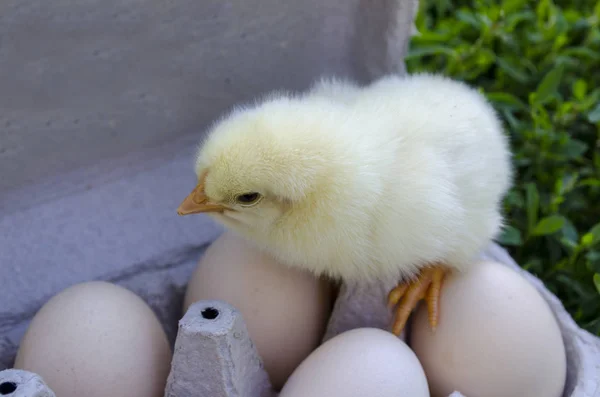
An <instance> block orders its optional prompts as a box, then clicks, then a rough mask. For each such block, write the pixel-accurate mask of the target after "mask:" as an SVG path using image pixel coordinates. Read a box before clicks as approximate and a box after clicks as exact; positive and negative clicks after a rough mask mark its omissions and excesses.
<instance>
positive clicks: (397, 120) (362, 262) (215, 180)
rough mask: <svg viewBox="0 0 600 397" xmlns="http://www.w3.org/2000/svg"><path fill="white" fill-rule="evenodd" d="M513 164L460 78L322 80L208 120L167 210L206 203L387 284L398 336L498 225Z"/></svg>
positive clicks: (346, 270) (316, 259)
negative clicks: (180, 190)
mask: <svg viewBox="0 0 600 397" xmlns="http://www.w3.org/2000/svg"><path fill="white" fill-rule="evenodd" d="M510 163H511V154H510V151H509V145H508V140H507V137H506V136H505V134H504V132H503V128H502V125H501V123H500V121H499V119H498V117H497V115H496V113H495V111H494V109H493V108H492V107H491V105H489V104H488V102H487V101H486V100H485V98H484V97H483V96H482V95H481V94H480V93H478V92H477V91H476V90H474V89H472V88H470V87H468V86H467V85H465V84H463V83H461V82H458V81H454V80H451V79H448V78H445V77H443V76H438V75H428V74H417V75H412V76H406V77H397V76H388V77H384V78H382V79H380V80H378V81H376V82H374V83H373V84H371V85H369V86H366V87H359V86H357V85H354V84H352V83H350V82H347V81H342V80H335V79H329V80H321V81H320V82H317V83H316V84H315V85H314V86H313V87H312V88H311V89H310V90H308V91H307V92H305V93H302V94H296V95H294V94H288V93H282V92H277V93H274V94H271V95H269V96H267V97H265V98H263V99H261V100H258V101H256V102H255V103H253V104H250V105H247V106H242V107H237V108H235V109H233V110H232V111H231V112H230V113H229V114H227V115H226V116H224V117H222V118H221V119H219V120H217V122H216V123H215V124H214V125H213V126H212V127H211V129H210V131H209V133H208V134H207V136H206V139H205V141H204V142H203V144H202V145H201V147H200V148H199V151H198V155H197V159H196V162H195V172H196V174H197V176H198V185H197V186H196V188H195V189H194V190H193V191H192V193H191V194H190V195H189V196H188V197H187V198H186V199H185V200H184V201H183V203H182V204H181V206H180V207H179V209H178V213H179V214H180V215H186V214H194V213H208V214H209V215H210V216H212V217H213V218H214V219H216V220H217V221H218V222H220V223H222V224H223V225H225V226H226V227H227V228H230V229H232V230H233V231H235V232H237V233H239V234H241V235H243V236H245V237H246V238H247V239H248V240H250V241H251V242H253V243H254V244H255V245H256V246H257V247H258V248H259V249H261V250H264V251H266V252H268V253H269V254H271V255H273V256H274V257H275V258H277V260H279V261H280V262H282V263H284V264H286V265H289V266H296V267H300V268H303V269H308V270H310V271H312V272H314V274H316V275H326V276H329V277H332V278H335V279H338V280H343V281H354V282H356V281H367V282H372V281H377V280H390V279H393V280H394V283H396V281H398V283H397V287H396V288H394V289H393V290H392V291H390V294H389V296H388V301H389V304H390V306H397V308H396V313H395V319H394V324H393V325H392V332H393V333H394V334H396V335H399V334H400V333H401V331H402V329H403V328H404V326H405V324H406V321H407V319H408V317H409V316H410V313H411V312H412V310H413V309H414V308H415V307H416V305H417V303H418V301H420V300H421V299H425V300H426V301H427V304H428V310H429V321H430V325H431V328H432V329H435V327H436V325H437V323H438V316H439V310H438V301H439V295H440V288H441V286H442V284H443V279H444V276H445V274H446V273H447V272H449V271H464V270H466V269H468V268H469V266H470V265H471V264H472V263H474V259H475V257H476V256H477V254H478V253H479V252H480V251H481V250H482V249H483V248H484V247H485V246H486V245H487V244H488V243H489V242H490V241H491V240H492V239H493V238H494V237H495V236H496V235H497V233H498V232H499V231H500V229H501V227H502V224H503V216H502V214H501V209H500V207H501V200H502V198H503V196H504V194H505V193H506V191H507V190H508V188H509V187H510V184H511V182H512V168H511V166H510ZM400 301H401V302H400Z"/></svg>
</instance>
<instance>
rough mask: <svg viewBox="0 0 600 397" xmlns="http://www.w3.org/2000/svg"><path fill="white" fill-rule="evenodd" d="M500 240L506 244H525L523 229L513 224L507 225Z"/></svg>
mask: <svg viewBox="0 0 600 397" xmlns="http://www.w3.org/2000/svg"><path fill="white" fill-rule="evenodd" d="M498 242H499V243H500V244H504V245H517V246H518V245H521V244H523V240H522V238H521V231H520V230H519V229H516V228H514V227H512V226H506V227H504V230H503V232H502V234H501V235H500V237H499V238H498Z"/></svg>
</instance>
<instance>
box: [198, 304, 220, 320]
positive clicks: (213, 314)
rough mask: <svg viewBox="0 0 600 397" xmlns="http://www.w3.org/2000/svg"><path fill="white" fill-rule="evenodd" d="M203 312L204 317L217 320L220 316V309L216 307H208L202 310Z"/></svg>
mask: <svg viewBox="0 0 600 397" xmlns="http://www.w3.org/2000/svg"><path fill="white" fill-rule="evenodd" d="M201 314H202V318H204V319H207V320H215V319H216V318H217V317H219V310H217V309H215V308H214V307H207V308H206V309H204V310H202V312H201Z"/></svg>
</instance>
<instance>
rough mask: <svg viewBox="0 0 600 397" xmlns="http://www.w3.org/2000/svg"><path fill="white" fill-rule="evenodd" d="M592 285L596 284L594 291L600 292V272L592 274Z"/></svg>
mask: <svg viewBox="0 0 600 397" xmlns="http://www.w3.org/2000/svg"><path fill="white" fill-rule="evenodd" d="M594 285H595V286H596V291H598V293H599V294H600V274H598V273H596V274H594Z"/></svg>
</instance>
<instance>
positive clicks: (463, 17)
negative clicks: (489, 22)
mask: <svg viewBox="0 0 600 397" xmlns="http://www.w3.org/2000/svg"><path fill="white" fill-rule="evenodd" d="M456 19H458V20H459V21H461V22H464V23H466V24H467V25H470V26H472V27H474V28H475V29H478V28H479V27H480V26H481V21H480V20H479V19H478V18H477V16H476V15H475V14H473V13H472V12H471V11H468V10H458V11H456Z"/></svg>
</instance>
